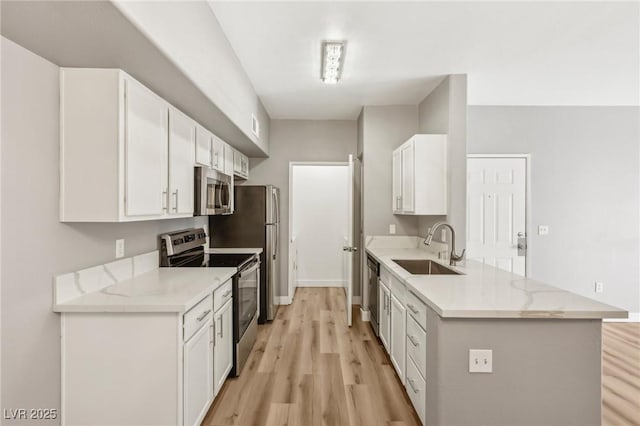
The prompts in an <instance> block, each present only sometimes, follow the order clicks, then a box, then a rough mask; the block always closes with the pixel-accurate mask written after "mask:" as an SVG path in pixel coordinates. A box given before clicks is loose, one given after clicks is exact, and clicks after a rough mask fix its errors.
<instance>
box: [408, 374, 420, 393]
mask: <svg viewBox="0 0 640 426" xmlns="http://www.w3.org/2000/svg"><path fill="white" fill-rule="evenodd" d="M407 383H409V387H410V388H411V390H412V391H413V393H418V392H420V389H418V388H417V387H416V385H415V384H414V383H413V379H410V378H408V377H407Z"/></svg>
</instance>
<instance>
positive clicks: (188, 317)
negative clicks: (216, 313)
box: [184, 295, 213, 342]
mask: <svg viewBox="0 0 640 426" xmlns="http://www.w3.org/2000/svg"><path fill="white" fill-rule="evenodd" d="M212 312H213V302H212V300H211V295H209V296H207V297H205V298H204V299H202V300H201V301H200V302H198V303H197V304H196V306H194V307H193V308H191V309H189V310H188V311H187V312H186V313H185V314H184V340H185V342H186V341H187V340H189V338H190V337H191V336H193V335H194V334H195V332H196V331H198V330H199V329H200V327H202V326H203V325H204V324H205V323H206V322H207V321H208V320H209V318H211V316H212V315H213V313H212Z"/></svg>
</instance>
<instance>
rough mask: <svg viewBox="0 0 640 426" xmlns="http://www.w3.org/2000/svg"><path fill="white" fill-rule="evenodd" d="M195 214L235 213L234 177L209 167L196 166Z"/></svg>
mask: <svg viewBox="0 0 640 426" xmlns="http://www.w3.org/2000/svg"><path fill="white" fill-rule="evenodd" d="M194 201H195V205H194V215H195V216H208V215H216V214H232V213H233V178H232V177H231V176H229V175H225V174H224V173H220V172H217V171H215V170H213V169H210V168H208V167H196V170H195V197H194Z"/></svg>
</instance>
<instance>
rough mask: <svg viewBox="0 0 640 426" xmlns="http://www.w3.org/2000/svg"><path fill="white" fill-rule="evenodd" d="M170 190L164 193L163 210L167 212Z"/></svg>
mask: <svg viewBox="0 0 640 426" xmlns="http://www.w3.org/2000/svg"><path fill="white" fill-rule="evenodd" d="M168 193H169V192H168V190H165V191H162V210H163V211H165V212H166V211H167V194H168Z"/></svg>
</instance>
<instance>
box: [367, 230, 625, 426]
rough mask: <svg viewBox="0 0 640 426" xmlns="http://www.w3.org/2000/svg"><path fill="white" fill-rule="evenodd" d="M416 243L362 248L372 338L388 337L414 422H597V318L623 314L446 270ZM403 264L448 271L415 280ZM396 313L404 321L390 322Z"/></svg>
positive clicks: (548, 291)
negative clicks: (373, 296) (368, 261)
mask: <svg viewBox="0 0 640 426" xmlns="http://www.w3.org/2000/svg"><path fill="white" fill-rule="evenodd" d="M392 241H393V242H392ZM398 241H401V243H398ZM390 242H391V243H390ZM422 246H423V245H422V239H420V238H411V237H401V239H400V240H399V239H396V240H393V239H388V238H380V237H369V238H368V241H367V253H368V254H369V255H370V256H371V257H373V258H375V259H376V260H377V261H378V262H379V263H380V280H379V283H380V289H381V290H380V294H381V297H380V299H379V300H380V307H381V308H380V313H379V318H380V337H381V340H382V341H383V343H385V336H384V333H385V332H386V330H389V335H388V336H389V339H387V340H389V341H388V342H386V343H387V344H385V346H386V347H387V348H388V351H389V353H390V357H391V360H392V363H393V364H394V367H395V368H396V371H397V372H398V373H399V376H400V377H401V380H402V381H403V383H405V386H406V388H407V393H408V394H409V396H410V398H411V400H412V402H413V404H414V407H415V408H416V411H417V412H418V415H419V416H420V417H421V418H422V420H423V422H424V423H425V424H492V425H500V424H502V425H513V424H519V425H525V424H527V425H552V424H555V425H557V424H563V425H596V424H600V421H601V420H600V419H601V326H602V319H603V318H626V316H627V312H626V311H624V310H621V309H618V308H615V307H612V306H609V305H605V304H603V303H600V302H597V301H594V300H591V299H588V298H586V297H583V296H579V295H577V294H574V293H571V292H568V291H564V290H561V289H559V288H556V287H553V286H550V285H547V284H544V283H541V282H538V281H535V280H531V279H527V278H525V277H521V276H519V275H516V274H512V273H510V272H506V271H503V270H500V269H497V268H494V267H491V266H488V265H484V264H481V263H479V262H475V261H465V262H461V263H459V264H458V265H457V266H454V267H452V266H449V265H447V262H443V261H438V259H437V256H435V254H434V253H433V252H430V251H427V250H425V249H424V248H423V247H422ZM404 259H423V260H428V259H430V260H433V261H435V262H436V263H438V264H441V265H442V266H445V267H446V268H449V269H450V270H452V271H453V272H454V273H446V274H433V275H426V274H425V275H414V274H411V273H409V272H408V271H407V270H405V269H404V268H402V267H401V266H400V265H399V264H398V263H396V262H395V261H396V260H404ZM387 301H390V303H387ZM387 306H391V309H389V308H386V307H387ZM385 308H386V309H385ZM396 310H399V311H400V312H402V310H404V311H405V312H406V315H396V317H395V318H396V321H395V323H394V315H393V314H394V312H395V311H396ZM387 311H389V314H387V313H386V312H387ZM385 315H388V316H389V319H385ZM389 322H390V324H389ZM385 327H388V328H386V329H385ZM401 331H404V332H405V333H404V334H406V341H405V340H403V341H402V342H399V339H398V338H397V334H399V333H400V332H401ZM394 342H399V343H397V344H396V345H394ZM405 348H406V353H405ZM475 350H480V351H481V352H471V351H475ZM472 369H475V370H477V371H478V372H473V373H472V372H471V371H470V370H472Z"/></svg>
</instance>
